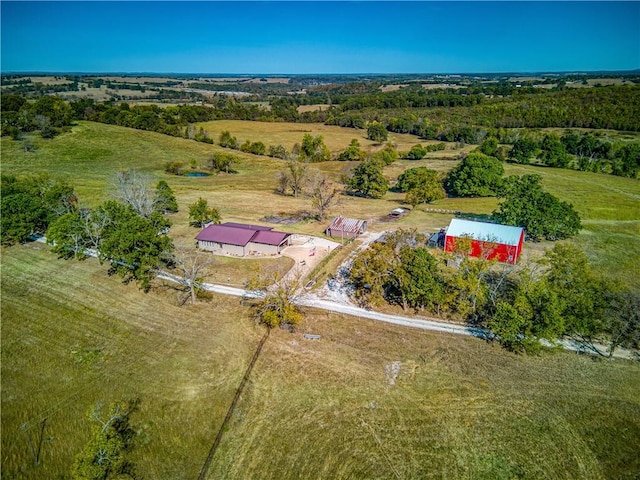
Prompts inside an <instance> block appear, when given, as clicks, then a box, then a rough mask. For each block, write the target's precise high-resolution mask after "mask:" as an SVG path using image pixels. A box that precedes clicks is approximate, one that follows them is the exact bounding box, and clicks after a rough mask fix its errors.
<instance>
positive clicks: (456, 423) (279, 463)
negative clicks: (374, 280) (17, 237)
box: [1, 244, 640, 480]
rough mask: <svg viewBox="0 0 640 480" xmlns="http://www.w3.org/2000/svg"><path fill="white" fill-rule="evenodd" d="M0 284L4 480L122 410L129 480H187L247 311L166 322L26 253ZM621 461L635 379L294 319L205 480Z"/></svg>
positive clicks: (354, 322) (631, 461) (66, 463)
mask: <svg viewBox="0 0 640 480" xmlns="http://www.w3.org/2000/svg"><path fill="white" fill-rule="evenodd" d="M1 266H2V269H1V273H2V277H1V280H2V285H1V286H2V312H1V313H2V332H1V333H2V358H1V360H2V362H1V365H2V367H1V368H2V371H1V374H2V393H1V395H2V398H1V399H2V412H1V415H2V416H1V421H2V425H1V426H2V465H1V467H2V475H3V478H8V479H10V478H21V479H22V478H25V479H41V478H63V477H65V475H68V473H69V470H70V466H71V464H72V462H73V458H74V455H75V454H76V453H77V452H78V451H80V449H81V448H82V447H83V446H84V444H85V443H86V442H87V441H88V439H89V431H90V421H89V420H88V419H87V417H86V415H85V414H86V412H87V411H88V410H89V409H90V408H91V407H92V406H94V405H95V404H96V403H98V402H103V403H105V404H106V403H108V402H110V401H115V400H122V399H124V400H126V399H130V398H138V399H139V400H140V410H139V411H138V412H137V413H135V414H134V415H133V417H132V423H133V425H134V426H136V427H137V428H138V430H139V433H140V436H139V437H138V441H137V446H136V448H135V450H134V452H133V454H132V458H131V460H132V461H134V463H135V464H136V466H137V473H138V475H139V476H140V477H141V478H170V479H181V478H185V479H187V478H188V479H193V478H196V477H197V475H198V473H199V471H200V468H201V467H202V465H203V464H204V460H205V458H206V456H207V452H208V449H209V448H210V446H211V444H212V442H213V440H214V438H215V436H216V434H217V431H218V429H219V427H220V425H221V422H222V419H223V418H224V416H225V414H226V410H227V408H228V406H229V405H230V403H231V400H232V397H233V393H234V390H235V388H236V387H237V386H238V384H239V382H240V379H241V377H242V375H243V373H244V370H245V368H246V366H247V364H248V362H249V359H250V358H251V356H252V354H253V350H254V348H255V347H256V345H257V343H258V341H259V338H260V336H261V334H262V332H263V330H262V329H261V328H259V327H257V326H256V325H255V323H254V321H253V320H252V319H251V318H250V317H249V313H248V309H247V307H245V306H242V305H241V304H240V301H239V299H237V298H232V297H223V296H217V295H214V296H213V298H212V300H211V302H210V303H206V302H202V303H199V304H197V305H195V306H189V305H188V306H184V307H178V306H177V305H176V300H177V293H176V292H175V291H174V290H173V288H172V287H171V286H168V285H163V284H160V283H158V284H156V285H155V286H154V287H153V288H152V290H151V292H150V293H148V294H144V293H142V292H141V291H140V290H138V288H137V287H136V286H135V285H133V284H131V285H123V284H121V283H120V281H119V279H118V278H109V277H107V276H106V275H105V270H106V266H104V265H103V266H101V265H100V264H99V263H98V262H97V261H96V260H95V259H88V260H85V261H82V262H80V261H63V260H57V259H56V258H55V256H54V255H52V254H51V253H50V252H48V247H47V246H45V245H42V244H28V245H23V246H20V245H18V246H14V247H10V248H3V249H2V265H1ZM304 333H314V334H319V335H321V339H320V340H315V341H314V340H306V339H305V338H304V337H303V334H304ZM44 418H47V423H46V429H45V434H44V437H43V438H44V441H43V445H42V453H41V461H40V464H39V465H37V466H36V465H34V457H33V455H32V453H31V450H30V447H29V439H31V441H32V442H34V441H36V442H37V440H38V438H39V431H40V427H41V422H42V420H43V419H44ZM638 445H640V365H639V364H638V363H636V362H630V361H622V360H616V361H603V360H597V359H592V358H589V357H585V356H579V355H576V354H571V353H564V352H557V353H555V354H554V353H547V354H543V355H540V356H520V355H514V354H510V353H508V352H506V351H504V350H503V349H501V348H499V347H498V346H496V345H489V344H487V343H485V342H484V341H482V340H478V339H473V338H463V337H457V336H449V335H446V334H436V333H430V332H423V331H418V330H412V329H407V328H401V327H395V326H390V325H386V324H381V323H377V322H373V321H369V320H362V319H355V318H350V317H346V316H339V315H333V314H328V313H325V312H322V311H315V310H307V311H306V312H305V319H304V321H303V323H302V325H301V326H300V328H299V330H298V332H296V333H294V334H290V333H287V332H284V331H281V330H274V331H273V332H272V334H271V336H270V338H269V340H268V341H267V343H266V345H265V347H264V349H263V353H262V356H261V357H260V359H259V360H258V362H257V363H256V365H255V367H254V370H253V375H252V377H251V379H250V381H249V382H248V384H247V386H246V387H245V390H244V393H243V394H242V397H241V399H240V401H239V403H238V405H237V408H236V409H235V410H234V412H233V416H232V418H231V422H230V424H229V425H228V428H227V429H226V430H225V433H224V436H223V438H222V442H221V444H220V447H219V449H218V451H217V452H216V454H215V456H214V457H213V462H212V465H211V469H210V471H209V475H208V478H211V479H246V478H278V479H282V480H286V479H299V478H305V479H324V478H369V479H377V478H379V479H388V478H403V479H414V478H415V479H424V478H451V479H461V478H462V479H465V478H467V479H483V478H484V479H501V478H504V479H511V478H524V479H538V478H540V479H542V478H545V479H555V478H558V479H566V478H583V479H605V478H620V479H625V478H628V479H632V478H635V476H636V475H637V473H638V471H640V463H639V462H640V460H639V457H638V455H637V448H638Z"/></svg>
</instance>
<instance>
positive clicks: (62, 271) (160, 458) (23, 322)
mask: <svg viewBox="0 0 640 480" xmlns="http://www.w3.org/2000/svg"><path fill="white" fill-rule="evenodd" d="M48 250H49V248H48V247H47V246H45V245H42V244H29V245H26V246H15V247H11V248H8V249H3V250H2V372H1V373H2V477H3V478H7V479H9V478H21V479H23V478H25V479H42V478H61V477H62V475H64V474H68V473H69V472H70V467H71V464H72V463H73V459H74V456H75V455H76V454H77V453H78V452H80V450H81V449H82V448H83V446H84V445H85V444H86V443H87V441H88V440H89V438H90V428H91V421H90V420H89V419H88V418H87V415H86V413H87V412H88V411H89V410H90V409H91V408H93V407H94V406H95V405H96V404H97V403H103V404H105V405H108V404H109V402H113V401H119V400H124V401H127V400H129V399H135V398H137V399H139V400H140V411H139V412H138V413H136V414H135V415H134V416H133V423H135V424H136V425H137V427H139V428H140V431H141V436H140V438H139V445H138V447H137V448H136V451H135V454H134V461H135V463H136V464H137V465H138V468H139V470H140V473H142V476H143V477H144V478H171V479H180V478H184V479H193V478H195V477H196V476H197V475H198V472H199V469H200V468H201V466H202V463H203V462H204V459H205V458H206V455H207V452H208V449H209V448H210V445H211V442H212V439H213V438H215V435H216V433H217V430H218V429H219V427H220V425H221V423H222V420H223V418H224V416H225V414H226V409H227V408H228V405H229V403H230V402H231V399H232V398H233V395H234V392H235V389H236V388H237V386H238V384H239V382H240V379H241V378H242V375H243V374H244V370H245V369H246V366H247V364H248V362H249V360H250V358H251V356H252V355H253V350H254V348H255V346H256V345H257V343H258V341H259V339H260V336H261V335H262V330H261V328H258V327H257V326H256V325H255V323H254V322H253V321H252V320H250V319H249V318H248V312H247V309H246V308H242V307H241V306H240V303H239V300H238V299H236V298H232V299H230V298H224V297H220V298H215V299H214V300H213V301H212V303H206V304H205V303H202V304H198V305H195V306H184V307H179V306H178V293H177V292H176V291H175V290H174V289H173V288H171V287H164V288H163V287H162V286H158V287H157V288H154V289H153V290H152V292H151V293H149V294H143V293H142V292H141V291H140V290H138V288H137V287H136V286H135V285H133V284H131V285H123V284H122V283H121V281H120V279H119V278H117V277H108V276H107V275H106V270H107V266H105V265H102V266H101V265H100V264H99V263H98V261H97V260H95V259H88V260H86V261H83V262H78V261H63V260H57V259H56V257H55V255H53V254H51V253H50V252H49V251H48ZM45 418H46V419H47V423H46V429H45V436H44V437H43V438H44V442H43V445H42V453H41V462H40V465H38V466H36V465H34V456H33V454H32V452H31V449H30V446H29V442H30V441H31V442H32V443H34V444H35V445H37V444H38V440H39V438H40V435H39V433H40V427H41V422H42V420H43V419H45Z"/></svg>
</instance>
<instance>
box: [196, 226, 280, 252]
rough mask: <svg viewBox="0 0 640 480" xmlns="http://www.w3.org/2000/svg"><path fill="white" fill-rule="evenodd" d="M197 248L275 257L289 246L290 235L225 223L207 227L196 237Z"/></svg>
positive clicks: (261, 228)
mask: <svg viewBox="0 0 640 480" xmlns="http://www.w3.org/2000/svg"><path fill="white" fill-rule="evenodd" d="M196 240H197V242H198V248H201V249H203V250H209V251H211V252H214V253H221V254H225V255H235V256H238V257H245V256H247V255H251V254H260V255H277V254H279V253H281V252H282V250H284V249H285V248H286V247H288V246H289V244H290V240H291V234H290V233H284V232H277V231H274V230H272V229H271V227H262V226H260V225H247V224H244V223H232V222H227V223H223V224H220V225H209V226H208V227H206V228H205V229H204V230H202V231H201V232H200V233H199V234H198V235H197V236H196Z"/></svg>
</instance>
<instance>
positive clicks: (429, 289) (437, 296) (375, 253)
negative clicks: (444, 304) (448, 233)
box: [350, 230, 443, 309]
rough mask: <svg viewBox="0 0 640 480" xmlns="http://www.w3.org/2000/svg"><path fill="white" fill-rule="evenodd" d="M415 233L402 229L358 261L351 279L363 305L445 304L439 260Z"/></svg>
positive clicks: (412, 305)
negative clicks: (384, 302) (381, 303)
mask: <svg viewBox="0 0 640 480" xmlns="http://www.w3.org/2000/svg"><path fill="white" fill-rule="evenodd" d="M423 245H424V237H423V236H422V235H420V234H418V233H417V232H416V231H414V230H398V231H397V232H392V233H389V234H388V235H386V236H385V238H384V241H382V242H375V243H373V244H372V245H370V247H369V248H367V249H366V250H364V251H362V252H361V253H359V254H358V255H357V257H356V258H355V259H354V261H353V263H352V265H351V270H350V279H351V282H352V284H353V286H354V289H355V295H356V298H357V299H358V300H359V301H360V302H361V303H363V304H377V303H380V302H382V301H383V300H384V301H387V302H391V303H397V304H399V305H401V306H402V307H403V308H405V309H406V308H409V307H411V308H416V309H424V308H429V309H433V308H435V307H437V306H438V305H439V304H440V302H441V301H442V294H443V280H442V277H441V275H440V272H439V267H438V264H437V261H436V259H435V258H434V257H433V256H432V255H431V254H430V253H429V251H428V250H427V249H426V248H424V247H423Z"/></svg>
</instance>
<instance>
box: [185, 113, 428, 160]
mask: <svg viewBox="0 0 640 480" xmlns="http://www.w3.org/2000/svg"><path fill="white" fill-rule="evenodd" d="M197 126H198V127H203V128H204V129H205V130H206V131H207V132H208V133H209V135H210V136H211V138H213V139H214V140H215V141H217V139H218V138H219V137H220V132H222V131H224V130H228V131H229V132H230V133H231V135H234V136H236V137H237V138H238V141H239V142H240V143H243V142H244V141H245V140H250V141H252V142H256V141H261V142H263V143H264V144H265V145H267V147H268V146H270V145H279V144H281V145H284V146H285V147H286V148H287V149H288V150H291V148H292V147H293V145H294V144H296V143H302V137H303V136H304V134H305V133H308V134H311V135H314V136H316V135H322V136H323V138H324V141H325V143H326V145H327V147H328V148H329V150H331V152H332V153H338V152H340V151H341V150H344V149H345V148H347V146H348V145H349V143H350V142H351V140H352V139H354V138H355V139H357V140H358V142H360V145H361V147H362V148H363V149H364V150H375V149H376V148H379V147H378V144H376V143H375V142H372V141H371V140H368V139H367V138H366V135H367V132H366V130H357V129H352V128H343V127H336V126H332V125H322V124H318V123H284V122H273V123H264V122H249V121H243V120H217V121H213V122H205V123H202V124H198V125H197ZM389 141H390V142H392V143H394V144H396V145H397V148H398V149H399V150H409V149H410V148H411V147H412V146H413V145H415V144H417V143H420V141H419V139H418V138H417V137H416V136H414V135H404V134H394V133H390V134H389ZM423 143H425V144H426V143H429V142H423Z"/></svg>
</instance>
